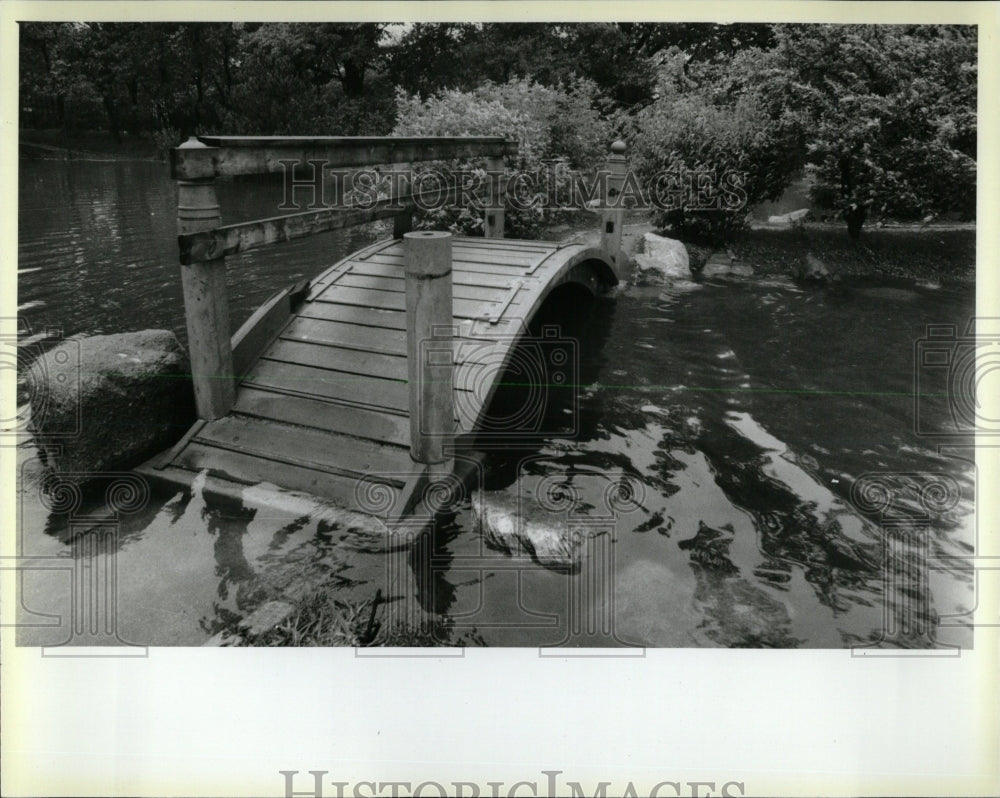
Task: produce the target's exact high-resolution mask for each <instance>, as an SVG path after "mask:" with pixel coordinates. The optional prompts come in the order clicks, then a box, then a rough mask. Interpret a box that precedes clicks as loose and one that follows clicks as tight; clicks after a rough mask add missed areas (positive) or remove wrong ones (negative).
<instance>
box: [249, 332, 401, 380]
mask: <svg viewBox="0 0 1000 798" xmlns="http://www.w3.org/2000/svg"><path fill="white" fill-rule="evenodd" d="M265 358H266V359H267V360H275V361H278V362H283V363H298V364H299V365H301V366H314V367H316V368H323V369H330V370H333V371H343V372H346V373H348V374H360V375H373V376H377V377H382V378H385V379H391V380H405V379H406V357H405V356H403V357H400V356H398V355H386V354H383V353H381V352H365V351H362V350H359V349H355V348H351V349H342V348H340V347H336V346H329V345H325V346H324V345H322V344H314V343H309V342H306V341H289V340H284V339H282V340H280V341H278V342H276V343H275V345H274V346H272V347H271V348H270V349H269V350H268V351H267V353H266V354H265V355H264V357H263V358H262V359H265Z"/></svg>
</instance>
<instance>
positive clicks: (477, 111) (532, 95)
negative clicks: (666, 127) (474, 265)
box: [393, 79, 610, 237]
mask: <svg viewBox="0 0 1000 798" xmlns="http://www.w3.org/2000/svg"><path fill="white" fill-rule="evenodd" d="M594 94H595V89H594V86H593V84H592V83H590V82H589V81H585V80H582V79H577V80H575V81H573V82H572V83H571V84H569V85H568V86H565V87H559V88H552V87H548V86H542V85H540V84H538V83H534V82H532V81H530V80H526V79H516V80H512V81H509V82H508V83H504V84H495V83H487V84H485V85H483V86H481V87H479V88H477V89H475V90H473V91H471V92H463V91H458V90H455V89H452V90H446V91H443V92H441V93H439V94H437V95H432V96H431V97H428V98H427V99H426V100H421V99H420V97H419V96H416V95H407V94H406V93H405V92H403V91H400V92H399V94H398V95H397V100H396V102H397V119H398V121H397V123H396V128H395V130H394V131H393V134H394V135H400V136H476V135H479V136H504V137H506V138H509V139H514V140H516V141H517V142H518V148H519V150H518V156H517V158H516V159H511V160H510V161H509V162H508V164H507V166H508V168H510V169H516V170H520V171H524V172H527V173H529V174H532V175H535V174H542V173H544V172H545V169H546V165H545V162H547V161H561V162H563V163H564V164H566V165H568V166H571V167H574V168H581V169H592V168H594V167H596V166H597V165H598V164H600V163H601V162H602V161H603V158H604V155H605V153H606V148H607V144H608V137H609V135H610V129H609V125H608V123H607V122H606V121H605V120H602V119H601V117H600V115H599V114H598V112H597V111H596V110H595V109H594V108H593V99H594ZM458 166H459V165H458V164H451V165H449V167H448V168H449V169H450V170H452V171H454V170H455V169H456V168H457V167H458ZM462 166H467V165H462ZM555 173H556V174H557V175H559V176H560V177H559V180H560V181H562V182H561V183H558V182H556V183H555V184H554V185H553V189H554V190H553V191H552V193H553V194H554V193H555V189H558V188H564V187H565V182H566V181H568V180H569V177H568V174H567V170H566V169H558V170H556V172H555ZM541 182H542V185H541V186H538V185H537V184H536V188H538V189H540V190H543V191H544V192H545V193H544V196H543V197H542V199H544V201H545V202H546V203H548V204H549V205H550V206H551V205H554V204H555V197H554V196H549V194H548V190H549V182H550V181H547V180H545V181H541ZM482 216H483V214H482V211H479V210H477V209H469V208H458V207H455V206H447V207H445V208H442V209H440V210H438V211H433V212H430V213H428V214H427V215H426V216H425V217H424V218H423V219H422V220H421V222H420V224H421V225H422V226H426V227H434V228H446V229H451V230H454V231H455V232H461V233H463V234H466V235H468V234H475V233H476V232H481V231H482V227H483V219H482ZM548 218H551V214H550V213H547V212H546V209H545V207H543V204H542V203H541V202H539V203H538V204H537V205H536V206H535V207H532V208H523V209H518V208H514V207H512V206H510V205H508V208H507V213H506V222H507V229H508V230H509V232H510V233H511V234H512V235H514V236H518V237H527V236H531V235H533V234H536V233H537V230H538V227H539V226H540V225H541V224H542V223H543V222H544V221H545V220H546V219H548Z"/></svg>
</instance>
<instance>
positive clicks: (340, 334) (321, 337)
mask: <svg viewBox="0 0 1000 798" xmlns="http://www.w3.org/2000/svg"><path fill="white" fill-rule="evenodd" d="M281 337H282V340H286V341H312V342H314V343H318V344H328V345H331V346H344V347H353V348H356V349H365V350H367V351H370V352H382V353H384V354H387V355H402V356H405V355H406V331H405V330H394V329H386V328H384V327H362V326H361V325H358V324H348V323H346V322H340V321H328V320H325V319H314V318H309V317H306V316H299V317H298V318H296V319H295V321H293V322H292V323H291V324H289V325H288V327H287V328H286V329H285V331H284V332H283V333H282V336H281Z"/></svg>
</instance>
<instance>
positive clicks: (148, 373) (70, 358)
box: [31, 330, 194, 484]
mask: <svg viewBox="0 0 1000 798" xmlns="http://www.w3.org/2000/svg"><path fill="white" fill-rule="evenodd" d="M31 373H32V390H31V423H32V432H33V434H34V436H35V442H36V444H37V446H38V450H39V454H40V456H41V459H42V461H43V462H44V463H45V465H46V466H47V467H48V468H49V469H50V470H51V471H54V472H57V473H59V474H60V475H62V476H63V477H64V478H65V479H67V480H69V481H72V482H75V483H77V484H82V483H85V482H87V481H89V478H90V477H91V476H92V475H97V474H98V473H100V472H107V471H115V470H123V469H129V468H133V467H135V466H137V465H138V464H139V463H140V462H142V461H143V460H144V459H146V458H147V457H149V456H151V455H153V454H155V453H156V452H158V451H160V450H161V449H163V448H165V447H167V446H169V445H170V444H172V443H174V442H175V441H176V440H178V439H179V438H180V437H181V435H183V434H184V432H185V431H186V430H187V428H188V427H189V426H190V424H191V423H192V422H193V421H194V395H193V391H192V387H191V376H190V368H189V366H188V359H187V355H186V353H185V351H184V349H183V347H182V346H181V344H180V342H179V341H178V340H177V337H176V336H175V335H174V334H173V333H172V332H170V331H169V330H142V331H140V332H130V333H120V334H116V335H93V336H89V337H83V338H78V339H70V340H67V341H64V342H63V343H61V344H59V345H58V346H56V347H55V348H53V349H51V350H49V351H48V352H46V353H45V354H44V355H42V356H41V357H40V358H39V360H38V362H37V363H36V364H35V365H34V366H33V367H32V369H31Z"/></svg>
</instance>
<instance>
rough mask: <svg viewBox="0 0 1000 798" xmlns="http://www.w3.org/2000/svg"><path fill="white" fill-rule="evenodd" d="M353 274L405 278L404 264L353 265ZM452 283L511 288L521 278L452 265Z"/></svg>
mask: <svg viewBox="0 0 1000 798" xmlns="http://www.w3.org/2000/svg"><path fill="white" fill-rule="evenodd" d="M351 273H352V274H358V275H365V276H367V277H397V278H401V279H402V277H403V273H404V272H403V263H402V261H400V262H399V263H383V262H373V261H365V262H364V263H358V262H355V263H353V264H351ZM451 274H452V282H453V283H454V284H455V285H470V286H480V287H482V288H503V289H506V288H509V287H510V284H511V282H512V280H513V279H515V278H517V277H520V274H516V275H503V274H490V273H488V272H470V271H465V270H464V269H459V268H456V266H455V264H454V262H453V263H452V272H451Z"/></svg>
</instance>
